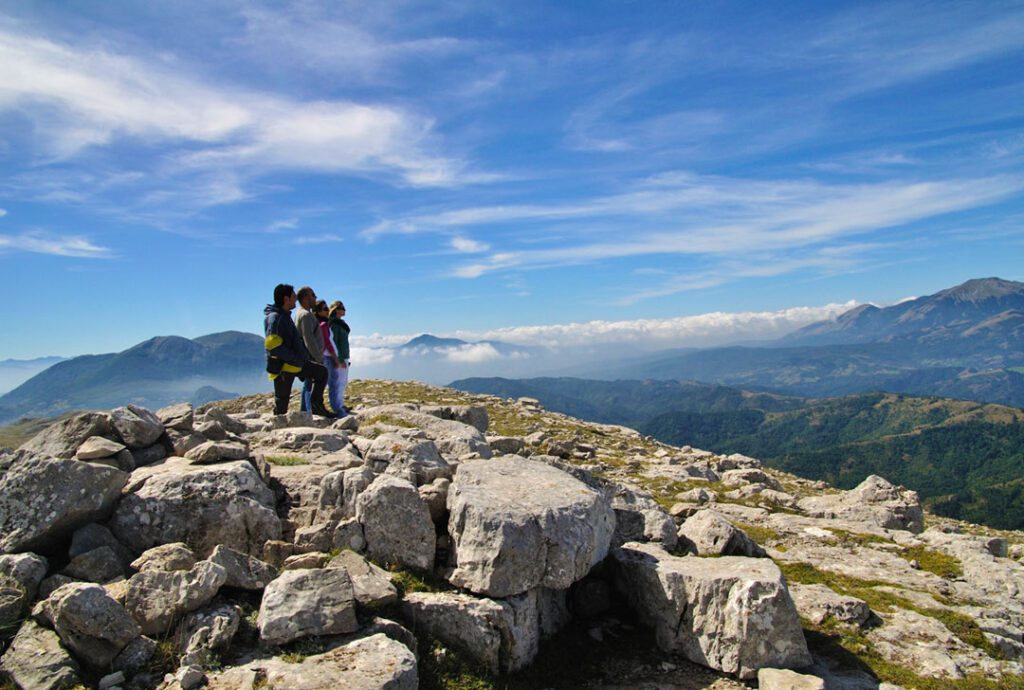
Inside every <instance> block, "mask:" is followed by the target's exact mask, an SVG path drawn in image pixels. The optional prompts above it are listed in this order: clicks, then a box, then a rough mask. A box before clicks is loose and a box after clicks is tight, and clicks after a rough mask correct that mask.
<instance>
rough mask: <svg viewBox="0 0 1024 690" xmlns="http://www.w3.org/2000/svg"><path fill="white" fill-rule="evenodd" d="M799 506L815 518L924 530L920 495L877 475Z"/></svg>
mask: <svg viewBox="0 0 1024 690" xmlns="http://www.w3.org/2000/svg"><path fill="white" fill-rule="evenodd" d="M797 505H798V507H799V508H800V510H802V511H803V512H805V513H807V514H808V515H811V516H813V517H821V518H830V519H840V520H847V521H850V522H863V523H867V524H868V525H872V526H875V527H884V528H886V529H899V530H908V531H910V532H914V533H919V532H921V531H922V530H923V529H924V511H923V509H922V508H921V501H920V499H919V498H918V496H917V492H916V491H909V490H907V489H904V488H903V487H901V486H894V485H892V484H891V483H889V482H888V481H886V480H885V479H883V478H882V477H879V476H878V475H874V474H873V475H871V476H870V477H868V478H867V479H865V480H864V481H863V482H861V483H860V485H858V486H857V487H856V488H855V489H853V490H851V491H846V492H843V493H839V494H828V495H825V496H811V497H808V498H804V499H802V500H800V501H799V502H798V504H797Z"/></svg>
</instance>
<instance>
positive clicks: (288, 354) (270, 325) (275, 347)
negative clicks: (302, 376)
mask: <svg viewBox="0 0 1024 690" xmlns="http://www.w3.org/2000/svg"><path fill="white" fill-rule="evenodd" d="M283 330H284V329H283V326H282V323H281V317H280V315H278V314H274V315H272V316H270V317H269V318H268V319H267V323H266V338H265V340H264V341H263V346H264V347H265V348H266V349H267V352H268V353H269V354H270V355H271V356H273V357H277V358H278V359H281V360H284V361H285V362H287V363H288V364H291V365H294V366H297V367H300V368H301V367H302V362H303V360H302V358H301V357H300V356H299V353H297V352H295V350H293V349H292V348H291V347H289V346H288V343H287V342H286V339H285V337H284V335H285V333H284V332H283Z"/></svg>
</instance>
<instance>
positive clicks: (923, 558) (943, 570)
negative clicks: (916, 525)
mask: <svg viewBox="0 0 1024 690" xmlns="http://www.w3.org/2000/svg"><path fill="white" fill-rule="evenodd" d="M899 555H900V556H901V557H902V558H904V559H906V560H907V561H913V560H916V561H917V563H918V565H920V566H921V570H927V571H928V572H930V573H934V574H936V575H938V576H939V577H942V578H945V579H947V580H952V579H954V578H958V577H963V575H964V567H963V564H961V563H960V559H959V558H957V557H956V556H950V555H949V554H945V553H942V552H941V551H936V550H934V549H929V548H927V547H924V546H906V547H904V548H902V549H900V550H899Z"/></svg>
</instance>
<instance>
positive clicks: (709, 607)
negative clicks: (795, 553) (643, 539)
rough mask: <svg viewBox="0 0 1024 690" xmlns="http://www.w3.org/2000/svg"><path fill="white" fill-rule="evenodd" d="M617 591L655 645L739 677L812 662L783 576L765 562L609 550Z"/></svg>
mask: <svg viewBox="0 0 1024 690" xmlns="http://www.w3.org/2000/svg"><path fill="white" fill-rule="evenodd" d="M613 558H614V563H615V581H616V586H617V587H618V588H619V590H620V591H621V592H622V594H623V595H624V596H625V597H626V598H627V599H628V600H629V601H630V603H631V605H632V606H633V608H634V609H635V610H636V611H637V613H638V614H639V615H640V617H641V619H642V620H644V621H645V622H646V623H647V624H648V625H651V626H652V627H653V628H654V630H655V633H656V638H657V641H658V646H659V647H660V648H661V649H663V650H665V651H670V652H679V653H682V654H683V655H685V656H686V657H687V658H688V659H690V660H691V661H694V662H696V663H699V664H703V665H704V666H707V667H709V668H713V669H716V670H719V671H724V672H726V673H732V674H735V675H737V676H739V677H740V678H754V677H755V676H756V675H757V671H758V669H761V668H800V667H803V666H807V665H808V664H810V663H811V655H810V653H809V652H808V650H807V643H806V641H805V640H804V635H803V630H802V629H801V626H800V618H799V616H798V615H797V611H796V607H795V606H794V605H793V600H792V599H791V598H790V596H789V592H788V591H787V589H786V585H785V581H784V580H783V577H782V572H781V571H780V570H779V568H778V566H776V565H775V564H774V563H773V562H772V561H770V560H768V559H763V558H743V557H738V556H723V557H722V558H696V557H677V556H672V555H670V554H668V553H667V552H665V551H664V550H662V549H661V548H659V547H657V546H655V545H651V544H639V543H635V542H634V543H630V544H626V545H624V546H623V547H622V548H620V549H616V550H615V551H614V552H613Z"/></svg>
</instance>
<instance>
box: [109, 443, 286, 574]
mask: <svg viewBox="0 0 1024 690" xmlns="http://www.w3.org/2000/svg"><path fill="white" fill-rule="evenodd" d="M274 507H275V498H274V492H273V491H271V490H270V488H269V487H267V485H266V484H264V483H263V479H262V478H261V477H260V474H259V472H257V471H256V468H255V467H253V465H251V464H250V463H248V462H245V461H234V462H226V463H221V464H217V465H192V464H191V463H190V462H189V461H188V460H185V459H184V458H168V459H167V460H165V461H163V462H161V463H158V464H156V465H151V466H150V467H145V468H141V469H139V470H136V471H135V472H133V473H132V478H131V481H130V483H129V487H128V492H127V493H126V494H125V496H124V497H123V498H122V499H121V501H120V503H119V504H118V506H117V510H116V512H115V513H114V516H113V518H112V519H111V521H110V527H111V531H112V532H113V533H114V535H115V536H116V537H117V538H118V539H119V540H120V541H121V542H123V543H124V544H126V545H127V546H129V547H130V548H132V549H134V550H135V551H137V552H141V551H144V550H146V549H149V548H152V547H153V546H157V545H159V544H168V543H172V542H184V543H186V544H187V545H188V546H189V547H190V548H191V549H192V550H193V551H195V553H196V554H197V555H198V556H200V557H205V556H207V555H209V554H210V553H211V552H212V551H213V549H214V548H215V547H216V546H217V545H218V544H223V545H225V546H228V547H230V548H232V549H235V550H236V551H242V552H243V553H248V554H251V555H256V556H258V555H259V554H261V553H262V551H263V544H264V543H265V542H267V541H268V540H274V539H280V538H281V521H280V519H279V518H278V516H277V513H276V512H275V509H274Z"/></svg>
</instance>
